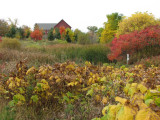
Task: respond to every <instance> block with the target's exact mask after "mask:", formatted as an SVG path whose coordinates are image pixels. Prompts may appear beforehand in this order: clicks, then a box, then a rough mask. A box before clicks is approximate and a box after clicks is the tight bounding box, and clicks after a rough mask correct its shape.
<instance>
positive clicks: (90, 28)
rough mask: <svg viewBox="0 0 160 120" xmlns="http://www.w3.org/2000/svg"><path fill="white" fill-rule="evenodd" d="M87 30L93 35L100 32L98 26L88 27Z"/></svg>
mask: <svg viewBox="0 0 160 120" xmlns="http://www.w3.org/2000/svg"><path fill="white" fill-rule="evenodd" d="M87 29H88V30H89V31H90V32H92V33H96V32H97V30H98V28H97V27H96V26H88V27H87Z"/></svg>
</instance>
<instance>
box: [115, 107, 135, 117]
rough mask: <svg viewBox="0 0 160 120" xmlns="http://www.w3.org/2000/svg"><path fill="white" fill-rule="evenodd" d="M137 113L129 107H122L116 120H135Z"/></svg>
mask: <svg viewBox="0 0 160 120" xmlns="http://www.w3.org/2000/svg"><path fill="white" fill-rule="evenodd" d="M135 115H136V111H135V110H134V109H132V108H131V107H129V106H124V107H121V109H120V110H119V111H118V113H117V115H116V120H134V116H135Z"/></svg>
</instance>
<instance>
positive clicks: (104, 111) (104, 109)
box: [102, 106, 108, 115]
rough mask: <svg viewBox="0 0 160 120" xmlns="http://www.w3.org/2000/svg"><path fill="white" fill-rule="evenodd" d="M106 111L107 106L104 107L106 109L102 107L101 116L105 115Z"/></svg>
mask: <svg viewBox="0 0 160 120" xmlns="http://www.w3.org/2000/svg"><path fill="white" fill-rule="evenodd" d="M106 110H108V106H106V107H104V108H103V109H102V114H103V115H105V114H106Z"/></svg>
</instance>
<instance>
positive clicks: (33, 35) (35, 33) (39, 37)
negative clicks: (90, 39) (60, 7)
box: [30, 30, 43, 41]
mask: <svg viewBox="0 0 160 120" xmlns="http://www.w3.org/2000/svg"><path fill="white" fill-rule="evenodd" d="M30 36H31V38H32V39H34V40H35V41H37V40H42V36H43V33H42V31H40V30H34V31H33V32H31V35H30Z"/></svg>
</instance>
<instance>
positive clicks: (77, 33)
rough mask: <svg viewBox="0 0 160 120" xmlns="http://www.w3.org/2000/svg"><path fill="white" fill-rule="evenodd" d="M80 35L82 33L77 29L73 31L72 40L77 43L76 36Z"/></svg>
mask: <svg viewBox="0 0 160 120" xmlns="http://www.w3.org/2000/svg"><path fill="white" fill-rule="evenodd" d="M81 33H82V32H81V31H80V30H79V29H75V30H74V38H75V41H76V42H77V41H78V35H79V34H81Z"/></svg>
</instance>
